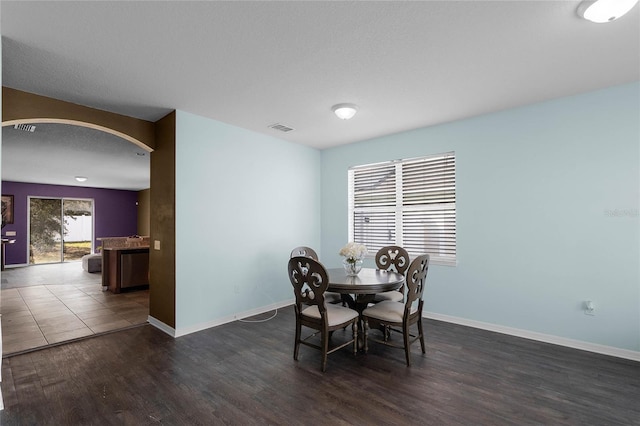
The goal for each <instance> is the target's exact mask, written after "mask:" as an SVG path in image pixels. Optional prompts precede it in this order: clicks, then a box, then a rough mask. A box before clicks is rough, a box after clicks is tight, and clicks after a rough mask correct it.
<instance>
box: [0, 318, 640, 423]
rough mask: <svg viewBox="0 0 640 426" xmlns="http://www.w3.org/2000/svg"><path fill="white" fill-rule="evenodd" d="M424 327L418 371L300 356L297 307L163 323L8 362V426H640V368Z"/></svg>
mask: <svg viewBox="0 0 640 426" xmlns="http://www.w3.org/2000/svg"><path fill="white" fill-rule="evenodd" d="M265 317H266V315H265ZM424 325H425V331H426V333H427V353H426V355H424V356H423V355H422V354H421V352H420V349H419V345H414V347H413V350H412V364H413V365H412V367H410V368H407V367H406V366H405V363H404V353H403V351H402V350H397V349H393V348H389V347H386V346H383V345H374V344H372V345H371V347H370V351H369V353H368V354H366V355H365V354H358V355H357V356H354V355H353V354H352V353H351V352H350V351H349V350H347V349H344V350H341V351H338V352H336V353H334V354H332V355H330V356H329V362H328V367H327V372H326V373H324V374H323V373H322V372H321V371H320V353H319V351H316V350H313V349H311V348H306V347H302V348H301V349H300V359H299V361H297V362H296V361H294V360H293V357H292V353H293V332H294V319H293V308H292V307H287V308H285V309H282V310H281V311H280V312H278V315H277V316H276V317H275V318H273V319H271V320H269V321H265V322H253V323H247V322H233V323H230V324H225V325H222V326H219V327H216V328H213V329H208V330H205V331H201V332H198V333H193V334H190V335H187V336H183V337H180V338H177V339H173V338H171V337H170V336H167V335H166V334H164V333H162V332H160V331H159V330H157V329H155V328H153V327H152V326H150V325H146V326H142V327H138V328H134V329H129V330H125V331H121V332H116V333H111V334H108V335H103V336H98V337H94V338H90V339H86V340H82V341H78V342H73V343H69V344H65V345H62V346H57V347H54V348H49V349H44V350H40V351H36V352H32V353H28V354H24V355H18V356H13V357H10V358H7V359H5V360H4V363H3V367H2V377H3V382H2V394H3V396H4V404H5V410H4V411H2V412H0V424H2V425H4V426H8V425H112V424H113V425H143V424H159V423H162V424H167V425H213V424H231V425H265V424H272V425H373V424H375V425H640V363H637V362H633V361H629V360H623V359H619V358H613V357H607V356H603V355H598V354H593V353H589V352H584V351H579V350H574V349H568V348H564V347H560V346H554V345H550V344H545V343H540V342H535V341H530V340H526V339H521V338H517V337H511V336H505V335H501V334H497V333H492V332H487V331H482V330H477V329H472V328H468V327H463V326H459V325H453V324H448V323H444V322H439V321H433V320H424ZM374 332H377V331H374ZM341 333H342V332H336V334H335V335H334V337H333V338H334V339H340V338H343V337H344V336H342V335H341ZM347 333H348V331H347Z"/></svg>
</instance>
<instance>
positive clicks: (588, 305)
mask: <svg viewBox="0 0 640 426" xmlns="http://www.w3.org/2000/svg"><path fill="white" fill-rule="evenodd" d="M595 310H596V308H595V306H593V302H592V301H591V300H585V302H584V314H585V315H595V314H596V312H595Z"/></svg>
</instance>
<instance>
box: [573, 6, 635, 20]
mask: <svg viewBox="0 0 640 426" xmlns="http://www.w3.org/2000/svg"><path fill="white" fill-rule="evenodd" d="M636 4H638V0H597V1H591V0H588V1H583V2H582V3H580V5H579V6H578V10H577V12H578V16H580V17H582V18H584V19H586V20H587V21H591V22H595V23H597V24H603V23H605V22H611V21H615V20H616V19H618V18H620V17H621V16H623V15H625V14H626V13H627V12H629V11H630V10H631V9H633V6H635V5H636Z"/></svg>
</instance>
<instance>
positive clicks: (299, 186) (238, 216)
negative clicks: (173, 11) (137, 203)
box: [176, 111, 320, 331]
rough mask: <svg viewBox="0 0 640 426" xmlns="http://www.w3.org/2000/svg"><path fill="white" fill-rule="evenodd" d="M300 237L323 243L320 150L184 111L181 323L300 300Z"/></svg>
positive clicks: (179, 150)
mask: <svg viewBox="0 0 640 426" xmlns="http://www.w3.org/2000/svg"><path fill="white" fill-rule="evenodd" d="M297 245H309V246H312V247H315V248H318V249H320V152H319V151H317V150H315V149H312V148H309V147H304V146H300V145H296V144H292V143H289V142H285V141H282V140H279V139H276V138H272V137H268V136H265V135H261V134H258V133H254V132H251V131H248V130H244V129H240V128H237V127H233V126H230V125H227V124H224V123H220V122H217V121H214V120H211V119H207V118H203V117H200V116H196V115H193V114H189V113H186V112H182V111H178V112H177V116H176V329H177V330H178V331H179V330H180V329H184V328H190V327H191V328H193V327H196V326H198V325H202V324H207V323H211V322H215V321H216V320H219V319H221V318H225V317H228V316H230V315H235V314H237V313H242V312H247V311H251V310H253V309H256V308H261V307H264V306H267V305H269V304H271V303H276V302H282V301H284V300H292V299H293V290H292V287H291V284H290V282H289V280H288V278H287V272H286V267H287V260H288V258H289V253H290V251H291V249H292V248H293V247H295V246H297Z"/></svg>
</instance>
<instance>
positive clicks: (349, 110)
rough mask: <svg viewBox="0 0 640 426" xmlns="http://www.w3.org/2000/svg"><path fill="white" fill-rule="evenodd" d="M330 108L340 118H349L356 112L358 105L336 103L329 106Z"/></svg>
mask: <svg viewBox="0 0 640 426" xmlns="http://www.w3.org/2000/svg"><path fill="white" fill-rule="evenodd" d="M331 110H332V111H333V113H334V114H335V115H337V116H338V118H340V119H341V120H349V119H351V118H353V116H354V115H356V112H358V107H357V106H356V105H354V104H338V105H334V106H333V107H331Z"/></svg>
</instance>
